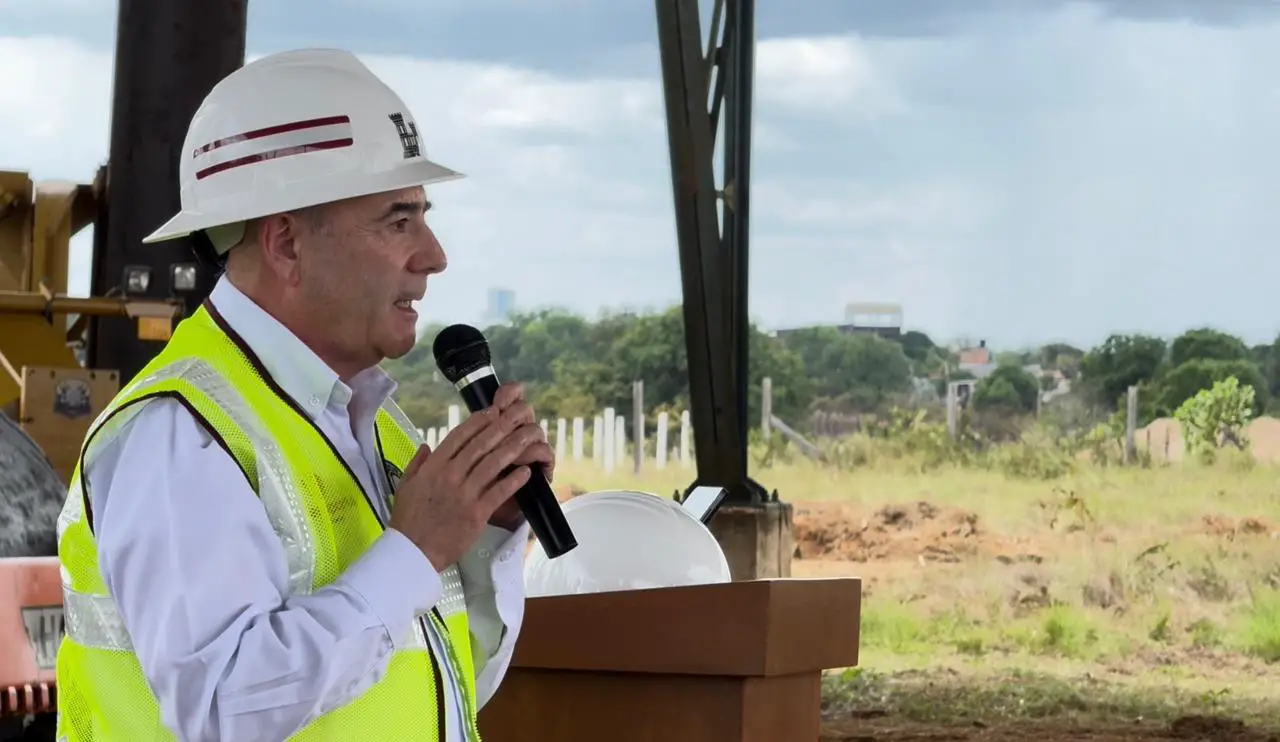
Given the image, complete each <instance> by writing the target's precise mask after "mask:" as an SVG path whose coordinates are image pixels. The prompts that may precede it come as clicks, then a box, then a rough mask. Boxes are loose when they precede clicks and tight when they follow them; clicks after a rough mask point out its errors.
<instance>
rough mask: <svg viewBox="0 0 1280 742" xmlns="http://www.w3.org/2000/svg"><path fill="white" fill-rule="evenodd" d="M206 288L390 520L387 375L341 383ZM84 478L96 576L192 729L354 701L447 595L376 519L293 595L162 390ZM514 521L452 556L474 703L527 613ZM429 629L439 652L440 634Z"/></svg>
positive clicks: (169, 714) (241, 480)
mask: <svg viewBox="0 0 1280 742" xmlns="http://www.w3.org/2000/svg"><path fill="white" fill-rule="evenodd" d="M210 301H211V302H212V303H213V305H214V307H215V308H216V309H217V311H218V313H219V314H220V315H221V316H222V317H223V319H224V320H225V321H226V323H227V325H229V326H230V327H231V328H232V329H233V330H234V331H235V332H236V333H237V334H239V335H240V336H241V338H242V339H243V340H244V342H245V343H246V344H247V345H248V346H249V347H250V348H251V349H252V350H253V352H254V353H255V354H256V355H258V357H259V358H260V359H261V361H262V365H263V366H264V367H265V368H266V370H267V371H268V372H269V373H270V375H271V377H272V378H273V379H274V380H275V381H276V383H278V384H279V386H280V387H281V389H283V390H284V391H285V393H287V394H288V395H289V396H291V397H293V398H294V400H295V401H297V402H298V404H299V406H300V407H301V408H302V409H303V410H305V411H306V412H307V413H308V414H309V415H310V416H311V417H312V419H313V420H314V421H315V423H316V424H317V426H318V427H319V428H320V429H321V431H323V433H324V435H325V436H326V437H327V438H328V439H329V440H330V441H331V442H332V443H333V445H334V447H335V448H336V449H337V451H338V452H339V454H340V455H341V456H342V458H343V459H345V460H346V462H347V464H348V465H349V466H350V467H351V470H352V471H353V472H354V473H355V474H356V476H357V477H358V478H359V479H360V483H361V484H362V485H363V486H364V488H365V491H366V492H368V493H369V495H370V499H371V500H372V501H373V502H374V503H375V509H377V510H378V511H379V512H378V516H379V517H380V518H381V519H382V521H383V523H386V522H387V521H388V519H389V513H388V508H387V502H386V499H387V496H388V494H389V492H388V486H387V482H386V478H385V476H384V474H383V468H382V462H381V459H380V458H379V456H378V453H377V450H376V445H375V441H374V416H375V414H376V413H377V411H378V408H379V407H380V406H381V405H382V403H383V402H384V401H385V400H386V399H387V397H388V396H389V395H390V394H391V393H392V392H393V391H394V389H395V386H396V384H395V382H394V381H393V380H392V379H391V378H389V377H388V376H387V375H386V374H385V373H384V372H383V371H382V370H381V369H380V368H377V367H375V368H371V369H368V370H366V371H364V372H362V373H360V374H358V375H357V376H355V377H354V378H353V379H351V381H350V385H348V384H346V383H343V382H342V381H341V380H340V379H339V378H338V376H337V374H335V373H334V372H333V371H332V370H331V369H330V368H329V367H328V366H327V365H326V364H325V363H324V362H322V361H321V360H320V359H319V358H318V357H317V356H316V355H315V354H314V353H313V352H312V351H311V350H310V349H309V348H307V346H306V345H304V344H303V343H302V342H301V341H300V340H299V339H298V338H297V337H296V336H294V335H293V334H292V333H291V332H290V331H289V330H288V329H287V328H285V327H284V326H283V325H282V324H280V323H279V322H278V321H277V320H275V319H274V318H273V317H272V316H271V315H269V314H267V313H266V312H265V311H263V310H262V309H261V308H260V307H258V306H257V305H256V304H255V303H254V302H253V301H251V300H250V299H249V298H248V297H246V296H245V295H244V294H243V293H241V292H240V291H239V290H238V289H236V287H235V286H234V285H232V284H231V282H230V281H229V280H228V279H227V278H226V276H223V277H222V278H221V279H220V280H219V281H218V283H217V285H216V287H215V288H214V291H213V293H212V294H211V296H210ZM85 479H86V481H87V484H88V487H89V497H90V506H91V507H92V509H93V524H94V532H95V534H96V538H97V546H98V560H99V564H100V566H101V569H102V573H103V576H104V578H105V580H106V584H107V588H108V589H109V590H110V592H111V595H112V597H113V598H114V599H115V602H116V604H117V606H118V608H119V611H120V614H121V617H122V620H123V621H124V624H125V626H126V628H127V629H128V631H129V634H130V636H131V638H132V641H133V645H134V649H135V651H136V653H137V656H138V659H139V661H140V662H141V664H142V670H143V672H144V673H145V674H146V677H147V679H148V681H150V685H151V687H152V689H153V690H154V691H155V693H156V695H157V697H158V698H159V702H160V713H161V720H162V722H163V723H164V724H165V725H166V726H167V727H169V729H171V730H172V731H173V732H174V733H175V734H177V735H178V737H179V738H180V739H183V740H188V741H189V742H196V741H200V742H204V741H205V740H208V741H209V742H215V741H216V742H224V741H225V742H231V741H234V742H254V741H255V740H264V741H265V740H273V741H276V740H283V739H285V738H287V737H288V736H289V735H291V734H292V733H294V732H295V731H296V730H298V729H299V728H300V727H302V726H303V725H305V724H306V723H307V722H309V721H310V720H312V719H314V718H315V717H316V716H318V715H320V714H322V713H324V712H326V711H329V710H331V709H333V708H336V707H337V706H340V705H342V704H344V703H346V702H347V701H350V700H353V699H354V698H356V697H357V696H359V695H360V694H361V693H363V692H364V691H365V690H366V689H368V688H369V687H370V686H371V685H373V683H375V682H376V681H377V680H379V679H380V678H381V677H382V676H383V674H384V673H385V671H386V667H387V663H388V661H389V659H390V656H391V652H392V649H393V648H395V647H396V646H397V645H398V644H399V643H400V642H401V641H403V639H404V638H405V637H407V636H409V634H410V631H409V627H410V626H411V624H412V622H413V621H414V617H415V616H416V615H419V614H421V613H424V612H426V611H428V610H430V608H431V607H432V606H433V605H435V604H436V602H437V601H438V600H439V599H440V597H441V595H442V593H443V585H442V582H441V578H440V575H439V574H437V572H436V570H435V569H434V568H433V567H432V565H431V563H430V561H428V560H427V558H426V557H425V556H423V554H422V552H421V551H420V550H419V549H418V548H417V547H416V546H414V545H413V543H412V542H410V541H409V539H408V538H407V537H405V536H404V535H403V534H401V533H399V532H398V531H395V530H392V529H387V530H386V531H385V532H384V533H383V535H382V536H381V537H379V538H378V540H377V541H376V542H374V544H373V545H372V546H371V547H370V548H369V549H368V551H366V552H365V553H364V554H363V555H362V556H361V557H360V559H359V560H357V561H356V562H355V563H353V564H352V565H351V566H350V567H349V568H348V569H347V571H346V572H345V573H343V574H342V575H341V576H340V577H339V578H338V579H337V580H336V581H335V582H334V583H333V584H331V585H329V586H326V587H324V588H322V589H320V590H316V591H314V592H312V593H311V594H308V595H292V596H291V595H289V594H288V568H287V565H286V558H285V552H284V547H283V545H282V544H281V542H280V539H279V538H278V537H277V536H276V534H275V532H274V531H273V529H272V526H271V523H270V522H269V521H268V519H267V515H266V512H265V511H264V509H263V507H262V504H261V501H260V500H259V499H258V497H257V495H256V494H255V493H254V491H253V490H252V489H250V487H249V485H248V483H247V482H246V481H245V477H244V475H243V474H242V473H241V471H240V469H239V467H238V466H237V464H236V462H235V461H234V460H233V459H232V458H231V456H230V455H228V454H227V452H226V451H225V450H224V449H223V448H221V447H220V446H219V445H218V444H217V443H216V442H215V441H214V440H213V438H212V437H211V436H210V434H209V433H208V431H206V430H205V428H204V427H203V426H202V425H201V424H200V423H198V422H197V421H196V419H195V418H194V417H193V416H192V415H191V414H190V413H189V412H188V411H187V410H186V408H184V407H183V406H182V405H181V404H180V403H178V402H176V401H173V400H171V399H163V398H162V399H157V400H154V401H152V402H150V403H148V404H147V406H146V408H145V409H144V410H143V411H142V412H141V413H139V414H138V415H137V417H135V418H134V419H132V420H130V421H129V422H128V423H127V424H126V426H125V428H124V429H123V430H122V432H121V434H120V436H119V438H117V439H116V440H115V441H113V442H111V443H110V444H109V445H106V446H103V447H102V449H101V453H100V454H99V455H97V456H95V458H94V460H93V461H92V462H89V463H88V466H87V468H86V471H85ZM527 528H528V526H527V525H525V526H522V527H521V528H520V529H518V530H517V531H516V533H514V534H512V533H510V532H508V531H506V530H504V529H501V528H496V527H492V526H490V527H488V530H487V531H486V532H485V533H484V534H483V535H482V537H481V539H480V540H479V542H478V543H477V544H476V545H475V547H474V548H473V549H472V550H471V552H470V553H468V554H467V555H466V556H465V557H463V558H462V559H461V560H460V562H459V564H458V567H459V570H460V571H461V573H462V579H463V585H464V589H465V592H466V601H467V612H468V615H469V617H470V621H471V631H472V648H473V651H474V653H475V660H476V674H477V689H476V690H477V701H478V703H479V704H480V706H483V705H484V704H485V702H486V701H488V700H489V698H491V697H492V695H493V693H494V691H495V690H496V689H497V687H498V684H499V682H500V681H501V680H502V677H503V676H504V675H505V673H506V670H507V667H508V664H509V663H510V659H511V651H512V649H513V646H514V643H515V639H516V635H517V634H518V632H519V628H520V624H521V621H522V619H523V617H524V584H523V579H522V567H523V553H524V549H523V547H524V544H525V543H526V539H527V533H528V531H527ZM428 625H430V622H428ZM431 641H432V646H433V647H434V648H435V649H436V651H437V652H438V651H439V638H438V637H434V636H433V637H431ZM437 656H441V657H442V655H437ZM440 665H441V671H442V672H444V673H448V672H450V670H449V663H448V662H443V661H442V662H441V663H440ZM446 677H447V676H446ZM444 685H445V693H446V696H445V708H446V715H447V724H446V731H447V734H446V742H463V740H465V739H466V735H465V733H464V728H463V726H462V725H463V716H462V704H461V703H460V702H459V701H460V699H457V698H454V697H453V694H452V693H451V692H450V687H451V684H450V683H448V682H446V683H445V684H444ZM431 702H432V701H431V700H430V699H424V700H423V703H424V704H427V703H431ZM374 723H375V724H376V722H374Z"/></svg>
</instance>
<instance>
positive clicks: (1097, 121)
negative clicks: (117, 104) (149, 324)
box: [0, 0, 1280, 343]
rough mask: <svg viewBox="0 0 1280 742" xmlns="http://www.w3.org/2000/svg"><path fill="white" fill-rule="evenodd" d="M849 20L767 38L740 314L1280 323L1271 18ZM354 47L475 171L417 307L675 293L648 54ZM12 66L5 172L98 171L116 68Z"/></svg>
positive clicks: (102, 61)
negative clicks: (601, 69) (746, 306)
mask: <svg viewBox="0 0 1280 742" xmlns="http://www.w3.org/2000/svg"><path fill="white" fill-rule="evenodd" d="M68 1H69V0H68ZM85 1H88V0H85ZM763 30H764V29H762V31H763ZM840 31H841V29H839V28H833V29H832V33H833V35H828V36H823V37H821V38H787V39H762V40H761V43H760V47H759V50H758V54H757V61H758V65H759V74H758V77H757V84H756V94H757V96H756V100H757V109H756V114H755V127H756V148H755V155H754V159H753V166H752V167H753V176H754V185H755V188H754V190H753V201H752V204H753V207H752V208H753V212H752V218H753V232H752V269H753V273H752V275H753V285H752V291H753V299H752V309H753V314H756V315H757V316H760V317H762V318H764V319H766V320H767V321H768V322H770V323H777V324H795V323H798V322H804V321H815V320H821V319H823V318H826V319H829V320H835V319H837V318H838V317H839V315H840V311H841V308H842V307H843V306H844V304H845V303H847V302H849V301H853V300H883V301H891V302H897V303H901V304H903V305H904V306H905V311H906V315H907V317H908V320H909V322H911V323H912V324H915V325H918V326H923V327H925V328H926V329H928V330H929V331H931V332H935V333H937V334H939V335H942V336H954V335H959V334H969V335H974V336H983V337H988V338H991V339H992V341H993V342H996V343H999V342H1002V341H1004V342H1020V341H1024V340H1025V341H1031V340H1034V339H1037V338H1039V337H1044V336H1049V337H1067V338H1069V339H1074V340H1076V341H1077V342H1088V341H1092V340H1096V339H1098V338H1099V337H1100V336H1101V335H1103V334H1105V333H1106V332H1107V331H1109V330H1111V329H1114V328H1131V327H1137V328H1146V329H1148V330H1151V331H1155V332H1162V333H1172V332H1176V331H1178V330H1180V329H1183V328H1186V327H1188V326H1192V325H1199V324H1204V323H1214V324H1218V325H1222V326H1225V327H1227V328H1229V329H1232V330H1234V331H1237V332H1243V333H1245V334H1246V335H1248V336H1249V337H1250V339H1251V340H1261V339H1264V338H1267V336H1269V335H1272V334H1273V333H1274V331H1275V330H1276V329H1277V328H1276V327H1275V323H1274V322H1273V321H1272V320H1271V319H1269V318H1268V317H1269V316H1270V315H1267V314H1266V313H1264V312H1258V311H1257V310H1256V308H1255V307H1254V306H1250V305H1248V303H1247V302H1246V301H1245V300H1244V299H1243V297H1247V296H1266V295H1268V293H1269V291H1270V284H1271V283H1272V282H1273V279H1272V278H1271V277H1272V276H1274V275H1276V274H1277V273H1280V254H1277V253H1276V252H1275V251H1274V249H1273V248H1272V244H1273V243H1274V241H1275V237H1274V235H1275V234H1277V233H1280V210H1278V209H1276V208H1275V207H1274V204H1273V203H1272V201H1273V200H1274V198H1273V196H1272V194H1274V193H1276V192H1280V144H1277V143H1276V142H1275V136H1274V130H1275V128H1276V124H1277V122H1278V121H1280V86H1278V85H1277V84H1276V83H1275V82H1274V81H1273V80H1272V79H1271V75H1270V73H1269V70H1271V69H1273V68H1274V67H1275V65H1276V64H1277V63H1280V27H1278V26H1275V25H1265V24H1255V25H1242V26H1239V27H1213V28H1210V27H1204V26H1197V25H1195V24H1192V23H1186V22H1150V21H1133V20H1120V21H1116V20H1106V19H1104V18H1103V17H1102V16H1100V15H1099V14H1098V13H1097V12H1092V11H1090V10H1089V9H1088V8H1087V7H1086V6H1082V5H1078V4H1076V5H1065V6H1062V7H1061V9H1060V10H1058V11H1056V12H1052V13H1050V12H1038V13H1030V12H1022V13H1019V14H1017V15H1010V16H992V17H985V18H983V19H981V20H979V21H974V22H972V23H969V24H968V25H966V26H964V27H963V29H962V30H961V31H959V32H957V35H954V36H934V37H931V38H929V39H911V38H896V39H895V38H884V37H880V38H876V37H861V36H858V35H855V34H845V35H836V34H838V33H839V32H840ZM566 33H568V31H566ZM543 41H544V42H545V41H547V40H546V39H543ZM654 54H656V52H654ZM364 58H365V59H366V60H367V61H368V62H369V63H370V65H371V66H372V67H373V68H374V69H375V70H376V71H377V72H379V74H381V75H383V76H384V77H385V79H386V80H387V81H388V82H389V83H391V84H392V85H393V87H395V88H396V89H398V90H400V91H401V93H402V94H403V96H404V97H405V98H406V99H407V101H408V102H409V106H410V107H411V108H412V109H413V110H414V112H415V113H416V115H417V118H418V120H419V125H420V127H421V129H422V130H423V134H424V137H425V139H426V144H427V147H428V150H429V152H430V153H431V154H432V156H433V157H435V158H438V159H439V160H440V161H442V162H444V163H446V164H449V165H451V166H454V167H457V168H458V169H460V170H462V171H464V172H466V173H467V174H468V176H469V177H468V179H466V180H463V181H459V182H455V183H448V184H442V185H441V186H439V187H437V188H435V189H433V194H432V197H433V199H434V200H435V201H436V202H437V203H438V205H439V207H440V210H439V214H438V216H437V217H435V224H436V225H437V228H438V231H439V233H440V235H441V239H442V241H443V242H444V244H445V246H446V249H447V250H449V252H450V258H451V267H450V270H449V273H448V274H447V275H446V276H444V277H442V280H440V281H437V282H436V283H435V284H433V288H432V293H431V295H430V299H429V305H430V306H429V307H428V313H431V312H432V311H435V312H436V313H437V314H436V316H437V317H439V318H442V319H455V318H456V319H463V320H470V319H473V318H474V316H475V313H476V312H478V311H479V310H480V308H481V307H482V304H483V296H484V291H485V289H486V288H487V287H488V286H491V285H510V286H514V287H516V289H517V291H518V298H519V301H520V303H522V304H525V305H529V304H544V303H550V302H555V303H561V304H567V305H570V306H573V307H575V308H579V309H582V310H586V311H591V310H593V309H595V308H596V307H599V306H602V305H610V306H616V305H620V304H631V305H637V306H646V305H661V304H663V303H665V302H667V301H672V300H674V299H676V298H677V297H678V292H679V286H680V284H679V273H678V260H677V253H676V246H675V230H674V220H673V217H672V200H671V195H670V171H669V166H668V149H667V142H666V138H665V133H664V130H663V127H664V124H665V120H664V114H663V110H662V98H661V93H660V85H659V80H658V73H657V69H656V64H650V65H648V66H646V67H645V70H646V71H645V73H644V74H643V75H641V76H631V77H604V76H602V75H591V74H589V73H583V71H581V70H578V71H577V74H576V75H575V76H573V77H569V76H563V75H556V74H551V73H549V72H546V71H538V70H533V69H527V68H521V67H517V66H513V65H510V64H496V63H493V64H486V63H477V62H460V61H445V60H424V59H413V58H409V57H390V56H378V55H364ZM0 67H3V68H4V69H6V70H9V74H8V75H7V76H5V77H4V78H0V133H3V136H0V167H25V168H30V169H33V170H35V171H36V173H37V174H38V175H39V176H40V177H46V178H50V177H78V178H81V179H85V180H87V179H88V178H90V177H91V176H92V174H93V170H94V168H95V166H96V165H97V163H98V162H99V161H100V160H102V159H103V158H104V157H105V155H106V141H107V140H106V133H107V105H108V102H109V93H110V90H109V84H110V67H111V65H110V61H109V59H108V58H107V57H106V55H105V54H102V53H94V52H90V51H87V50H85V49H84V48H83V47H80V46H78V45H76V44H73V43H71V42H68V41H63V40H57V39H50V38H45V39H14V38H9V39H4V38H0ZM445 315H449V316H445ZM1268 339H1269V338H1268Z"/></svg>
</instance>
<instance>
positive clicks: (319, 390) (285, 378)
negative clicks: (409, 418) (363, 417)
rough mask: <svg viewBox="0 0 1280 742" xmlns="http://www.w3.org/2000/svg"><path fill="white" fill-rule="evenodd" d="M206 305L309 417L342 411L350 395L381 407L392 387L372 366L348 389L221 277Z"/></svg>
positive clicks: (394, 384)
mask: <svg viewBox="0 0 1280 742" xmlns="http://www.w3.org/2000/svg"><path fill="white" fill-rule="evenodd" d="M209 301H210V303H212V304H213V306H214V308H216V309H217V311H218V314H219V315H221V316H222V319H223V320H224V321H225V322H226V324H227V325H228V326H229V327H230V328H231V329H232V330H233V331H234V332H235V333H236V334H237V335H239V336H240V338H241V340H243V341H244V343H245V344H246V345H247V346H249V349H250V350H252V351H253V353H254V355H256V356H257V357H258V359H259V360H260V361H262V366H263V367H264V368H265V369H266V371H267V373H268V374H270V376H271V378H272V379H273V380H274V381H275V382H276V383H277V384H279V385H280V388H281V389H283V390H284V392H285V393H286V394H288V395H289V396H290V397H292V398H293V399H294V401H296V402H297V403H298V405H299V406H300V407H302V408H303V409H304V410H306V411H307V413H308V414H310V415H311V416H312V417H315V416H316V415H318V414H319V413H320V412H321V411H322V410H323V409H324V408H325V407H326V406H328V405H329V404H331V403H333V404H337V405H338V406H339V407H347V405H348V404H349V403H350V402H351V399H352V397H353V396H354V395H360V396H363V397H369V398H371V401H374V402H375V406H381V404H382V402H383V401H385V400H386V398H387V397H389V396H391V394H392V392H394V391H395V389H396V382H395V381H394V380H393V379H391V377H390V376H388V375H387V374H386V372H385V371H383V370H382V369H381V368H380V367H378V366H373V367H371V368H367V369H365V370H364V371H361V372H360V373H358V374H356V375H355V376H354V377H352V379H351V384H350V385H348V384H346V383H344V382H343V381H342V379H341V378H339V377H338V374H337V373H336V372H335V371H334V370H333V369H332V368H330V367H329V365H328V364H327V363H325V362H324V361H323V360H322V359H321V358H320V357H319V356H317V355H316V354H315V351H313V350H311V348H309V347H307V344H306V343H304V342H302V340H301V339H299V338H298V336H297V335H294V334H293V332H292V331H291V330H290V329H289V328H287V327H285V326H284V325H283V324H281V322H280V321H279V320H277V319H276V318H275V317H273V316H271V315H270V314H269V313H268V312H267V311H266V310H264V309H263V308H262V307H260V306H258V304H257V303H256V302H254V301H253V300H252V299H250V298H249V297H248V296H246V295H245V294H244V292H242V291H240V289H238V288H236V286H235V285H234V284H232V283H231V281H230V280H228V279H227V277H226V275H225V274H223V275H222V276H221V277H219V278H218V281H217V283H216V284H215V285H214V287H213V291H212V292H210V294H209Z"/></svg>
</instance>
